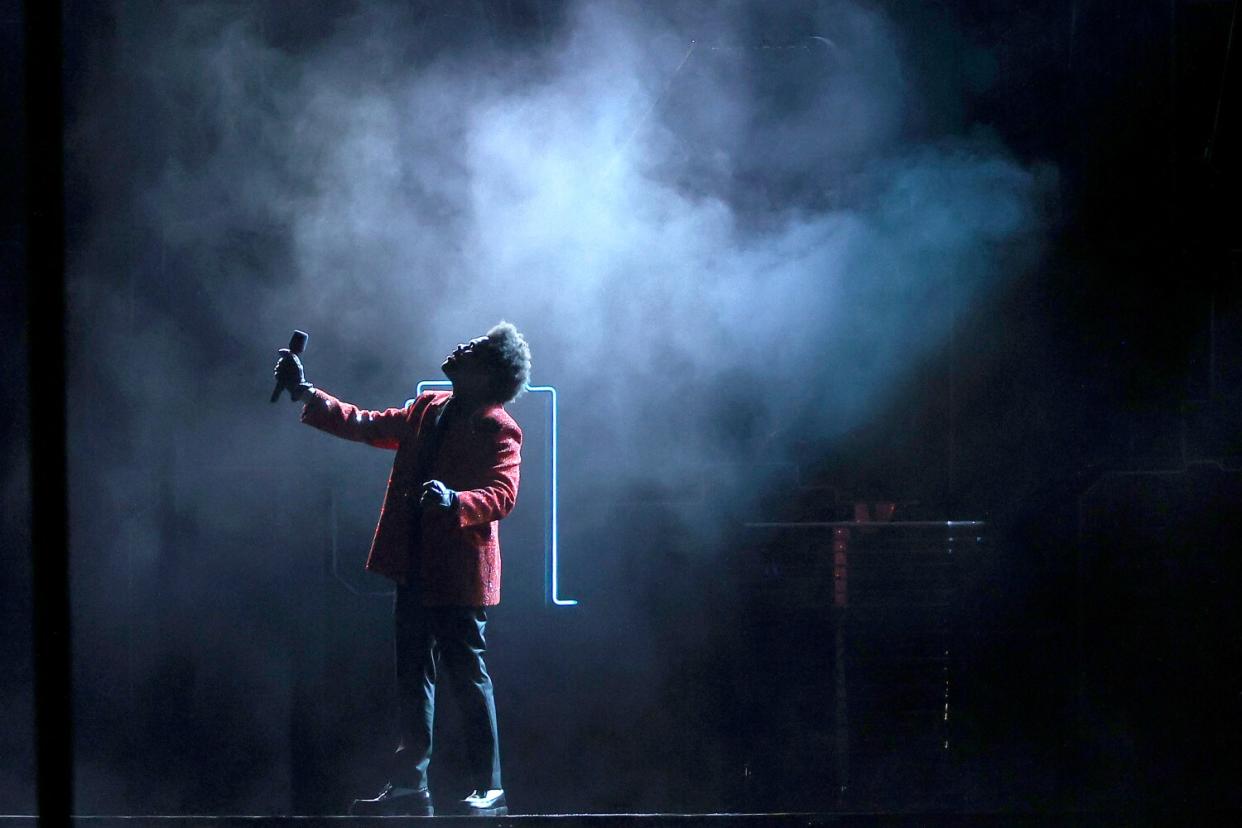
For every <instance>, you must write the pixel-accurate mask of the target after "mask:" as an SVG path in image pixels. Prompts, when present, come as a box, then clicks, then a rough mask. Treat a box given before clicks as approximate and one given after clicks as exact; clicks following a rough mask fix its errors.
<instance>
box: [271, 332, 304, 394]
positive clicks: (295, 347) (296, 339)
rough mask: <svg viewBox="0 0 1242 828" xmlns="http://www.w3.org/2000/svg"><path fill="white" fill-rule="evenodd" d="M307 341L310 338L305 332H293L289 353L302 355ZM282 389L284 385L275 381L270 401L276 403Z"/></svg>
mask: <svg viewBox="0 0 1242 828" xmlns="http://www.w3.org/2000/svg"><path fill="white" fill-rule="evenodd" d="M308 339H310V336H309V335H307V333H306V331H294V332H293V336H291V337H289V353H291V354H294V355H295V356H296V355H298V354H300V353H302V351H304V350H306V340H308ZM284 389H285V383H284V382H283V381H281V380H276V387H275V388H273V389H272V399H271V400H270V401H271V402H276V401H277V400H278V399H280V392H281V391H283V390H284ZM289 393H290V394H292V393H293V391H292V389H290V391H289Z"/></svg>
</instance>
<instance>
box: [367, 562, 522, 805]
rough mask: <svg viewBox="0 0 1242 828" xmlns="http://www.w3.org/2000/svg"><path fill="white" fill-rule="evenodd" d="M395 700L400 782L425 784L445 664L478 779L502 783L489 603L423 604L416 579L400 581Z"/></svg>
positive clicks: (480, 785) (396, 780)
mask: <svg viewBox="0 0 1242 828" xmlns="http://www.w3.org/2000/svg"><path fill="white" fill-rule="evenodd" d="M393 614H394V616H395V619H396V628H397V629H396V633H397V634H396V663H397V707H398V713H399V719H400V728H401V743H400V745H399V746H398V747H397V754H396V767H395V770H394V772H393V776H392V782H393V784H394V785H398V786H401V787H409V788H425V787H427V766H428V765H429V764H430V763H431V734H432V730H433V722H434V720H435V710H436V680H437V678H438V676H439V672H440V669H441V668H443V672H444V675H445V677H446V678H447V679H448V683H449V686H450V688H451V689H452V692H453V695H454V696H455V697H456V698H457V703H458V705H459V707H460V708H461V712H462V722H463V724H464V726H465V731H466V733H465V736H466V756H467V757H468V760H469V762H470V772H471V775H472V776H473V780H472V782H473V785H474V787H475V788H477V789H479V790H488V789H490V788H501V787H503V786H502V785H501V784H500V740H499V738H498V736H497V733H496V701H495V697H494V695H493V693H492V679H491V676H489V675H488V674H487V665H486V664H484V663H483V654H484V653H485V652H486V651H487V642H486V640H485V639H484V637H483V629H484V627H486V626H487V613H486V612H485V611H484V609H483V607H425V606H423V605H422V602H421V600H420V597H419V591H418V588H417V586H405V587H402V586H399V587H397V597H396V601H395V606H394V610H393Z"/></svg>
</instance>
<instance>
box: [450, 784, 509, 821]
mask: <svg viewBox="0 0 1242 828" xmlns="http://www.w3.org/2000/svg"><path fill="white" fill-rule="evenodd" d="M461 804H462V806H463V807H464V808H465V810H466V813H468V814H470V815H472V816H505V815H506V814H508V813H509V805H508V803H506V802H505V792H504V791H502V790H500V789H499V788H493V789H492V790H490V791H481V790H479V791H473V792H471V794H470V796H468V797H466V798H465V799H463V800H462V801H461Z"/></svg>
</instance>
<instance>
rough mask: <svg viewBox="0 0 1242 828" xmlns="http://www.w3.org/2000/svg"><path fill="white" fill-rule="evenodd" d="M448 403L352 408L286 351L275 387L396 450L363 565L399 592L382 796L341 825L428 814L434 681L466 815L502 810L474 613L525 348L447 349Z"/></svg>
mask: <svg viewBox="0 0 1242 828" xmlns="http://www.w3.org/2000/svg"><path fill="white" fill-rule="evenodd" d="M440 367H441V370H443V372H444V374H445V376H447V377H448V378H449V380H450V381H451V382H452V392H451V393H450V392H436V391H433V392H424V393H423V394H420V395H419V396H418V397H417V398H415V399H414V400H412V401H411V402H410V403H409V404H408V405H406V407H405V408H390V409H388V410H386V411H363V410H360V409H358V408H357V407H355V406H353V405H350V404H349V403H345V402H341V401H340V400H338V399H337V398H336V397H333V396H332V395H330V394H327V393H325V392H324V391H321V390H319V389H317V388H315V387H314V386H312V385H311V384H310V383H308V382H307V381H306V376H305V373H304V371H303V367H302V363H301V362H300V361H299V359H298V357H297V356H296V355H294V354H291V353H289V352H288V351H287V350H282V351H281V358H280V361H279V362H277V363H276V370H275V373H276V379H277V381H279V382H282V383H283V384H284V385H285V386H286V387H288V388H290V389H291V390H292V392H293V395H294V399H304V400H305V405H304V406H303V409H302V422H304V423H306V424H308V425H311V426H314V427H315V428H318V429H320V430H322V431H326V432H328V433H329V434H333V435H335V436H337V437H343V438H345V439H348V440H356V441H359V442H363V443H369V444H370V445H372V446H376V447H378V448H384V449H389V450H392V451H395V452H396V453H397V454H396V458H395V459H394V461H393V466H392V474H391V476H390V477H389V480H388V492H387V494H386V495H385V498H384V505H383V508H382V509H381V510H380V518H379V525H378V526H377V527H376V529H375V537H374V539H373V540H372V543H371V551H370V554H369V555H368V557H367V564H366V568H367V569H368V570H370V571H372V572H378V573H380V574H381V575H384V576H386V577H388V578H391V579H392V580H393V581H395V582H396V583H397V591H396V603H395V607H394V618H395V621H396V652H395V654H396V673H397V696H398V709H399V715H400V743H399V745H398V747H397V751H396V756H395V760H394V766H393V771H392V775H391V776H390V778H389V783H388V785H387V786H386V787H385V788H384V789H383V791H381V792H380V794H379V795H378V796H376V797H375V798H374V799H360V800H356V801H355V802H354V804H353V807H352V808H351V809H350V813H351V814H355V815H361V814H410V815H428V816H429V815H431V814H432V802H431V793H430V791H429V790H428V788H427V766H428V764H429V762H430V760H431V734H432V723H433V719H434V713H435V690H436V679H437V677H438V670H439V669H441V668H442V669H443V670H444V673H445V675H446V676H447V677H448V679H449V683H450V685H451V686H452V689H453V691H454V693H455V694H456V695H457V697H458V699H459V701H460V707H461V709H462V713H463V717H462V718H463V721H464V726H465V731H466V740H467V752H468V755H469V759H470V763H471V772H472V773H473V774H474V776H475V779H474V783H473V784H474V791H473V792H472V793H471V794H470V795H469V796H468V797H466V799H465V800H464V801H463V805H464V808H465V809H466V810H467V812H469V813H474V814H485V815H503V814H507V813H508V807H507V803H506V801H505V793H504V789H503V787H502V785H501V780H500V751H499V745H498V739H497V733H496V706H495V702H494V699H493V695H492V680H491V678H490V676H489V675H488V672H487V666H486V665H485V664H484V662H483V654H484V652H485V650H486V647H487V645H486V642H485V640H484V637H483V630H484V627H485V625H486V624H487V613H486V610H485V607H489V606H493V605H495V604H497V603H499V602H500V543H499V539H498V535H497V525H496V524H497V521H499V520H501V519H502V518H504V517H505V516H506V515H507V514H509V512H510V510H512V509H513V504H514V502H515V500H516V499H517V490H518V469H519V466H520V463H521V445H522V431H521V429H520V428H518V426H517V424H516V423H515V422H514V421H513V420H512V419H511V418H510V417H509V415H508V414H507V413H506V412H505V410H504V407H503V406H504V404H505V403H507V402H510V401H512V400H513V399H515V398H516V397H517V396H518V395H519V394H520V393H521V392H522V390H523V389H524V388H525V385H526V382H527V379H528V378H529V376H530V348H529V347H528V346H527V344H526V340H525V339H524V338H523V337H522V335H521V334H520V333H518V330H517V329H516V328H515V327H513V325H511V324H509V323H507V322H501V323H500V324H498V325H496V326H495V327H494V328H492V329H491V330H490V331H488V332H487V335H486V336H481V337H478V338H477V339H472V340H470V341H469V342H468V343H465V344H461V345H458V346H457V347H456V348H455V349H454V350H453V352H452V353H451V354H449V355H448V357H447V358H446V359H445V360H444V364H443V365H441V366H440Z"/></svg>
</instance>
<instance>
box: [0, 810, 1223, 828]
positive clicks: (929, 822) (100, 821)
mask: <svg viewBox="0 0 1242 828" xmlns="http://www.w3.org/2000/svg"><path fill="white" fill-rule="evenodd" d="M1187 818H1189V819H1190V820H1191V822H1192V824H1205V825H1206V824H1234V825H1238V824H1242V814H1239V813H1236V812H1228V813H1227V812H1213V813H1202V814H1186V813H1183V814H1176V815H1175V814H1163V815H1161V814H1139V813H1065V814H1002V813H962V814H947V813H901V814H895V813H888V814H881V813H815V814H809V813H802V814H513V815H510V816H504V817H471V816H459V815H446V816H433V817H351V816H245V815H239V814H234V815H222V816H155V815H148V816H118V815H113V816H77V817H73V820H72V824H73V825H74V826H80V828H191V827H192V826H201V828H318V826H331V828H348V826H377V825H393V824H401V823H402V821H404V822H420V823H426V822H435V823H437V824H440V825H447V824H448V823H450V822H451V823H455V824H462V823H473V824H477V823H478V822H479V821H480V820H484V819H485V820H488V821H489V823H490V824H491V825H495V826H498V827H499V826H515V828H518V827H519V826H520V828H574V826H579V825H581V826H589V828H602V826H614V825H615V826H625V828H655V826H664V825H668V826H675V828H731V826H739V827H740V826H748V827H753V828H757V826H777V828H804V827H805V828H809V827H810V826H901V827H902V828H906V827H907V826H909V828H914V826H927V827H928V828H941V827H943V828H948V827H949V826H1045V825H1052V826H1061V825H1064V826H1096V825H1099V826H1105V825H1107V826H1135V825H1163V824H1168V823H1169V822H1170V821H1173V822H1183V820H1185V819H1187ZM38 824H39V821H38V818H37V817H34V816H23V815H0V828H26V826H30V828H33V827H34V826H36V825H38ZM1183 824H1185V823H1184V822H1183Z"/></svg>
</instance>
